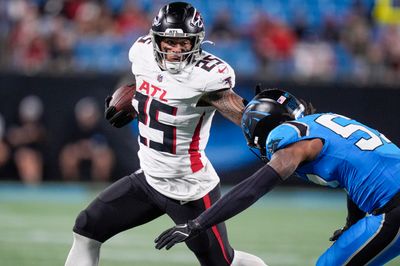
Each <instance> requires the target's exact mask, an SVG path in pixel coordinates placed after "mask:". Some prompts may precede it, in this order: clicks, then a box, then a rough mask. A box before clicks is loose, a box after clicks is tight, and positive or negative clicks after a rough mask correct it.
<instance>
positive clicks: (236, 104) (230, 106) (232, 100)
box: [201, 89, 246, 126]
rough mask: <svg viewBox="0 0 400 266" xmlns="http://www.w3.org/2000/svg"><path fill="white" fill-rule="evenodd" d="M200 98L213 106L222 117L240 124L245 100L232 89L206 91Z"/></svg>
mask: <svg viewBox="0 0 400 266" xmlns="http://www.w3.org/2000/svg"><path fill="white" fill-rule="evenodd" d="M201 100H202V101H205V102H207V103H208V104H210V105H212V106H214V107H215V108H216V109H217V110H218V111H219V112H220V113H221V114H222V115H223V116H224V117H226V118H228V119H229V120H231V121H232V122H233V123H235V124H236V125H238V126H240V121H241V119H242V114H243V110H244V108H245V103H246V100H245V99H243V98H242V97H240V96H239V95H237V94H236V93H235V92H234V91H233V90H232V89H223V90H219V91H214V92H210V93H206V94H205V95H204V96H203V97H202V98H201Z"/></svg>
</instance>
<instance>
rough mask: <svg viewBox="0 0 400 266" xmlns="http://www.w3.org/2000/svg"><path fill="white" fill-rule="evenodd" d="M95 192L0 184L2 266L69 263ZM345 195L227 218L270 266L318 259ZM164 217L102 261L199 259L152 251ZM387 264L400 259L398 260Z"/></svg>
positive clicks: (283, 200) (280, 194)
mask: <svg viewBox="0 0 400 266" xmlns="http://www.w3.org/2000/svg"><path fill="white" fill-rule="evenodd" d="M94 193H96V190H91V189H88V188H86V187H81V186H72V185H64V186H60V185H47V186H45V187H36V188H24V187H20V186H18V185H10V184H1V183H0V265H2V266H28V265H29V266H31V265H40V266H55V265H64V261H65V258H66V256H67V253H68V250H69V248H70V245H71V242H72V236H71V227H72V226H73V223H74V219H75V216H76V214H77V213H78V211H79V210H80V209H82V208H83V207H84V206H86V204H87V203H88V202H89V201H90V199H91V198H92V197H93V196H94ZM345 215H346V213H345V196H344V194H343V193H333V192H331V191H330V190H317V191H315V190H313V191H311V190H288V189H277V190H276V191H273V192H271V193H270V194H268V195H266V196H264V198H263V199H261V200H260V201H259V202H257V204H256V205H254V206H252V207H251V208H250V209H248V210H246V211H245V212H243V213H242V214H240V215H239V216H237V217H234V218H232V219H231V220H229V221H228V223H227V224H228V230H229V233H230V240H231V243H232V245H233V246H234V247H235V248H236V249H239V250H243V251H248V252H251V253H253V254H256V255H258V256H260V257H261V258H263V259H264V260H265V261H266V262H267V263H268V264H269V265H272V266H273V265H282V266H290V265H293V266H294V265H296V266H302V265H314V264H315V261H316V259H317V258H318V256H319V254H321V253H322V252H323V251H324V250H325V249H326V248H327V247H328V246H329V245H330V242H329V241H328V238H329V236H330V235H331V233H332V232H333V231H334V230H335V229H336V228H337V227H339V226H341V225H342V224H343V223H344V219H345ZM171 225H172V222H171V220H170V219H169V218H168V217H162V218H160V219H158V220H156V221H154V222H152V223H150V224H147V225H144V226H142V227H140V228H136V229H133V230H130V231H128V232H126V233H123V234H121V235H118V236H116V237H114V238H113V239H111V240H110V241H109V242H107V243H106V244H105V245H104V246H103V248H102V254H101V260H100V265H102V266H107V265H108V266H124V265H126V266H128V265H129V266H132V265H143V266H153V265H164V266H183V265H187V266H192V265H197V263H196V261H195V258H194V256H193V255H192V254H191V253H190V252H189V251H188V249H186V247H185V246H184V245H182V244H180V245H178V246H176V247H174V248H173V249H171V250H169V251H165V250H163V251H158V250H155V249H154V244H153V239H154V238H155V237H156V236H157V235H158V233H159V232H161V231H162V230H164V229H166V228H167V227H170V226H171ZM388 265H392V266H394V265H400V259H397V260H395V261H393V262H391V263H390V264H388Z"/></svg>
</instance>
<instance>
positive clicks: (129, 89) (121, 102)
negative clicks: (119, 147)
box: [104, 84, 137, 128]
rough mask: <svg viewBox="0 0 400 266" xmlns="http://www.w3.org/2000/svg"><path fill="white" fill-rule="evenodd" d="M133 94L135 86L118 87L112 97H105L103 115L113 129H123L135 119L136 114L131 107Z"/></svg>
mask: <svg viewBox="0 0 400 266" xmlns="http://www.w3.org/2000/svg"><path fill="white" fill-rule="evenodd" d="M135 92H136V86H135V84H131V85H124V86H122V87H119V88H118V89H117V90H116V91H115V92H114V93H113V95H112V96H107V98H106V100H105V112H104V115H105V118H106V119H107V120H108V122H110V124H111V125H113V126H114V127H117V128H120V127H123V126H125V125H126V124H128V123H129V122H131V121H132V120H133V119H135V118H136V116H137V113H136V111H135V108H134V107H133V106H132V98H133V97H134V96H135Z"/></svg>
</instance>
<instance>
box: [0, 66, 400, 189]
mask: <svg viewBox="0 0 400 266" xmlns="http://www.w3.org/2000/svg"><path fill="white" fill-rule="evenodd" d="M120 82H121V76H120V75H94V74H87V75H70V76H54V75H36V76H34V77H30V76H26V75H18V74H2V75H0V101H1V103H0V113H1V114H2V115H3V116H4V118H5V120H6V125H11V124H13V123H15V121H16V118H17V109H18V108H16V107H17V106H18V103H19V102H20V100H21V99H22V98H23V97H24V96H26V95H31V94H34V95H37V96H39V97H40V98H41V99H42V100H43V103H44V108H45V109H44V116H45V117H44V122H45V124H46V126H47V127H48V129H49V136H48V143H47V146H48V147H47V148H48V152H47V153H46V169H47V170H46V173H45V177H44V180H45V181H58V180H60V174H59V169H58V163H57V160H58V152H59V150H60V148H61V146H62V144H63V143H64V141H65V139H64V138H65V136H64V135H65V134H64V133H65V132H66V131H67V130H68V127H69V126H70V122H71V119H72V116H73V109H74V105H75V103H76V102H77V101H78V100H79V99H81V98H82V97H85V96H91V97H94V98H95V99H96V101H98V103H99V105H101V106H103V102H104V98H105V97H106V96H107V95H108V94H111V93H112V91H113V90H114V89H115V88H116V86H117V85H118V84H119V83H120ZM257 83H260V82H259V81H258V80H254V79H248V78H247V79H246V78H240V77H239V78H238V80H237V84H236V89H235V90H236V92H237V93H238V94H240V95H241V96H242V97H245V98H247V99H251V97H252V96H253V95H254V89H253V88H254V87H255V85H256V84H257ZM261 84H262V85H263V87H269V88H274V87H277V88H282V89H286V90H289V91H290V92H292V93H293V94H294V95H296V96H298V97H300V98H303V99H305V100H307V101H311V102H312V103H313V105H314V107H316V108H317V112H335V113H339V114H342V115H345V116H348V117H352V118H354V119H356V120H359V121H361V122H362V123H364V124H366V125H368V126H370V127H373V128H375V129H378V130H379V131H381V132H382V133H383V134H384V135H385V136H386V137H388V138H389V139H390V140H391V141H392V142H394V143H395V144H397V145H398V144H399V143H400V124H399V115H400V111H399V102H400V90H399V88H396V87H394V86H384V85H374V84H371V85H368V86H356V85H354V84H350V83H349V84H346V83H337V84H335V83H332V82H330V83H316V82H308V83H298V82H294V81H283V82H280V81H274V82H272V81H270V82H261ZM135 124H136V122H134V123H132V124H131V125H130V126H126V127H125V128H122V129H115V128H113V127H111V126H110V125H108V123H107V122H106V121H105V119H103V125H102V126H103V128H104V131H105V134H106V135H107V136H108V138H109V140H110V144H111V146H112V147H113V148H114V150H115V152H116V156H117V165H116V167H115V170H114V173H113V179H114V180H115V179H118V178H119V177H122V176H123V175H125V174H127V173H130V172H132V171H134V170H136V169H137V168H138V167H139V165H138V160H137V155H136V152H137V141H136V137H137V129H136V126H135ZM207 155H208V157H209V159H210V160H211V162H212V163H213V165H214V167H215V168H216V170H217V171H218V173H219V174H220V176H221V179H222V181H223V182H224V183H230V182H237V181H238V180H240V179H243V178H245V177H246V176H248V175H249V174H251V173H252V172H254V170H255V169H256V168H257V167H258V166H261V162H259V160H258V159H257V158H256V157H255V156H254V155H253V154H252V153H251V152H250V151H249V150H248V148H247V146H246V143H245V140H244V138H243V136H242V132H241V130H240V128H239V127H237V126H235V125H233V124H232V123H230V122H229V121H227V120H226V119H224V118H222V116H220V115H219V114H216V116H215V119H214V122H213V127H212V130H211V137H210V141H209V146H208V148H207ZM296 182H298V181H294V180H292V182H291V183H292V184H294V183H296ZM289 183H290V182H289Z"/></svg>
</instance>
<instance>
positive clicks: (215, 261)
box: [73, 173, 234, 266]
mask: <svg viewBox="0 0 400 266" xmlns="http://www.w3.org/2000/svg"><path fill="white" fill-rule="evenodd" d="M220 197H221V192H220V186H219V185H218V186H217V187H216V188H214V189H213V190H212V191H210V193H208V194H207V195H205V196H204V197H203V198H201V199H199V200H195V201H189V202H187V203H184V204H181V203H180V202H179V201H177V200H173V199H171V198H168V197H166V196H164V195H162V194H160V193H159V192H157V191H156V190H154V189H153V188H152V187H151V186H150V185H149V184H148V183H147V182H146V179H145V176H144V174H143V173H140V174H132V175H130V176H126V177H124V178H122V179H120V180H118V181H117V182H115V183H113V184H112V185H110V186H109V187H108V188H106V189H105V190H104V191H103V192H101V193H100V194H99V196H98V197H97V198H96V199H94V200H93V201H92V202H91V203H90V205H89V206H88V207H87V208H86V209H85V210H83V211H82V212H81V213H80V214H79V215H78V217H77V219H76V222H75V226H74V229H73V230H74V232H76V233H78V234H80V235H83V236H86V237H88V238H91V239H95V240H97V241H100V242H105V241H106V240H107V239H109V238H111V237H112V236H114V235H116V234H118V233H120V232H122V231H125V230H127V229H131V228H134V227H136V226H139V225H142V224H145V223H147V222H150V221H152V220H154V219H156V218H157V217H160V216H161V215H163V214H165V213H166V214H168V215H169V216H170V217H171V218H172V220H173V221H174V222H175V223H176V224H181V223H186V222H187V221H188V220H189V219H193V218H196V217H197V216H198V215H199V214H200V213H202V212H203V211H204V210H205V209H207V208H209V207H210V206H211V204H213V203H215V201H217V200H218V199H219V198H220ZM166 229H167V228H166ZM157 233H158V232H155V234H157ZM159 233H161V232H159ZM155 236H156V235H155ZM186 245H187V246H188V247H189V249H190V250H192V251H193V252H194V253H195V255H196V257H197V259H198V260H199V262H200V264H201V265H205V266H224V265H230V264H231V262H232V259H233V252H234V251H233V249H232V247H231V246H230V244H229V242H228V236H227V232H226V227H225V224H224V223H221V224H218V225H217V226H213V227H212V228H210V229H209V230H207V231H206V232H204V233H202V234H200V235H199V236H197V237H195V238H193V239H190V240H188V241H186Z"/></svg>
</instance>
